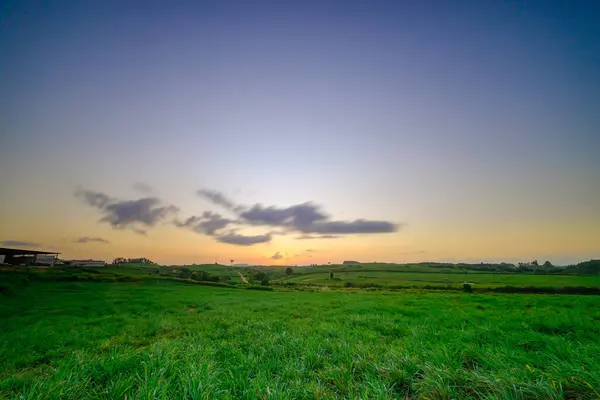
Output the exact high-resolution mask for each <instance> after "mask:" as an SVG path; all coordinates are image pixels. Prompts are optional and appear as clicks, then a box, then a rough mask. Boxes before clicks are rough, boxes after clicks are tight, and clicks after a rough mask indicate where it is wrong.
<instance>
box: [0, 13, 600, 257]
mask: <svg viewBox="0 0 600 400" xmlns="http://www.w3.org/2000/svg"><path fill="white" fill-rule="evenodd" d="M440 3H441V2H432V1H431V2H428V1H422V2H421V1H420V2H377V1H375V2H301V3H300V2H299V3H297V4H296V5H294V6H291V7H290V6H289V5H282V4H277V3H275V2H258V3H257V4H253V5H249V4H247V3H245V2H228V3H225V2H199V3H198V4H193V3H192V2H143V3H142V2H115V1H107V2H85V1H84V2H46V3H44V4H42V2H16V1H13V2H11V1H9V2H5V3H4V6H3V7H4V8H3V9H2V11H1V21H2V22H1V25H0V29H1V31H0V54H1V56H0V87H3V88H4V90H2V92H1V93H0V106H1V107H2V109H3V110H5V114H4V116H3V117H2V119H1V121H0V133H1V137H0V178H1V180H2V184H3V186H4V188H5V190H3V191H2V193H0V196H1V197H0V199H1V200H2V204H3V207H2V209H1V210H0V222H1V223H0V240H12V241H18V240H20V241H23V242H30V243H32V244H34V243H35V244H39V245H40V246H45V247H49V246H50V247H54V248H59V249H61V250H63V251H64V252H65V254H66V255H71V256H73V257H80V256H87V255H89V256H93V257H101V258H105V259H110V258H112V257H116V256H122V255H124V256H147V257H150V258H155V259H158V260H160V261H163V262H204V261H211V260H212V259H214V258H215V257H218V256H222V257H227V255H228V254H234V255H235V256H236V258H238V259H239V260H240V262H242V261H245V260H247V261H248V262H251V263H252V262H268V261H269V257H270V256H272V255H275V254H276V253H277V252H280V253H281V254H285V253H287V254H288V256H287V258H286V259H283V260H280V261H281V262H282V263H283V262H285V263H305V262H312V261H313V260H318V261H323V262H325V261H330V260H331V261H342V260H343V259H345V258H352V259H361V260H364V259H367V260H371V259H378V260H381V261H418V260H425V259H452V260H480V259H507V260H521V259H524V260H527V259H530V258H531V259H533V258H549V259H551V260H552V261H555V262H571V261H574V260H580V259H589V258H591V257H594V256H596V257H597V256H598V253H599V252H600V247H599V243H600V229H599V228H598V226H600V224H599V222H600V210H599V207H598V205H597V201H596V200H595V199H597V198H598V195H599V194H600V161H599V160H598V157H597V152H598V149H600V132H599V131H600V9H599V6H598V5H597V4H596V3H595V2H577V1H573V2H558V1H528V2H517V1H514V2H491V1H489V2H488V1H461V2H453V4H450V2H448V3H446V4H440ZM138 183H144V184H145V185H148V186H149V187H147V188H146V189H147V190H145V191H140V190H136V189H134V188H133V186H134V185H135V184H138ZM78 188H83V189H85V190H88V191H91V192H94V193H102V194H106V195H107V196H109V197H110V198H111V199H113V200H114V202H126V201H134V200H138V199H141V198H156V199H158V200H160V204H161V205H165V206H168V205H173V206H174V207H177V209H178V211H177V212H173V213H169V215H168V216H167V215H165V216H164V217H162V218H161V219H160V220H157V221H154V220H153V224H152V225H147V224H146V225H144V221H141V222H140V221H134V222H132V223H130V224H122V225H119V226H117V227H115V226H114V225H113V224H111V223H110V222H107V220H104V221H102V222H99V220H100V219H102V218H103V217H105V216H106V213H107V211H106V210H105V209H99V208H98V207H94V206H90V204H89V203H86V202H85V201H82V198H81V196H79V197H78V196H76V195H75V193H76V191H77V190H78ZM201 189H206V190H212V191H217V192H220V193H222V194H223V195H224V196H227V198H228V199H230V201H232V202H233V203H235V204H236V205H238V206H240V207H247V208H250V207H252V206H253V205H255V204H262V205H264V206H265V207H268V206H273V207H275V208H278V209H287V208H289V207H291V206H294V205H299V204H302V203H304V202H311V204H315V207H317V206H318V207H320V208H319V209H320V210H322V211H324V212H325V213H326V214H327V216H328V217H327V218H328V219H327V220H328V221H344V222H348V223H350V222H352V221H355V220H366V221H385V222H388V223H390V224H393V225H394V226H396V228H395V229H394V230H393V231H392V232H387V231H385V232H377V233H363V234H357V233H350V234H343V235H340V236H341V237H339V238H336V239H311V240H297V239H294V238H293V237H292V236H291V233H287V232H286V234H285V235H283V234H275V235H273V236H272V237H271V239H270V240H269V241H268V242H265V243H258V244H256V245H253V246H236V245H233V244H224V243H222V242H219V239H218V238H219V237H223V236H226V235H229V234H231V233H232V232H233V231H230V229H235V231H234V233H235V234H237V235H245V236H252V235H265V234H267V233H268V232H270V231H271V230H272V228H273V226H270V225H269V226H266V225H264V224H263V225H260V224H259V225H256V224H255V225H252V226H250V224H248V221H246V220H244V218H243V217H241V216H240V215H239V214H240V213H236V212H232V211H231V210H223V209H220V208H219V206H218V205H216V204H214V203H213V202H211V201H210V200H209V199H207V198H206V197H202V196H198V195H197V191H198V190H201ZM119 204H120V203H119ZM205 211H211V212H214V213H220V215H221V216H222V217H223V218H228V219H231V220H236V221H238V222H240V220H243V221H242V222H244V223H239V224H238V225H236V226H233V225H229V226H226V227H225V228H224V229H223V230H221V231H219V232H218V234H213V235H206V233H205V232H200V233H198V232H197V231H192V230H190V229H187V228H185V227H184V228H181V227H177V226H176V225H175V224H173V221H174V220H177V221H180V222H182V221H185V220H186V219H188V218H189V217H191V216H200V215H202V213H203V212H205ZM132 218H133V220H135V215H134V216H133V217H132ZM290 218H291V217H290ZM142 219H143V218H142ZM130 220H131V218H130ZM146 222H147V221H146ZM284 222H285V223H284ZM284 222H282V224H281V226H278V227H277V228H282V227H283V228H285V229H290V226H289V223H290V221H289V220H287V221H284ZM140 223H141V226H142V227H143V228H144V229H143V230H145V231H147V234H146V235H145V236H142V235H140V234H139V233H136V232H135V229H138V230H142V229H141V228H140V227H139V226H140ZM136 224H137V225H136ZM135 226H138V228H135ZM294 232H295V234H298V232H297V231H294ZM80 237H101V238H103V239H105V240H107V241H109V242H110V243H109V244H107V243H103V242H95V243H87V244H84V245H82V244H81V243H75V242H76V241H77V238H80ZM306 242H310V244H307V243H306ZM308 246H310V247H311V248H310V249H311V250H318V251H315V252H310V253H314V254H311V257H310V259H309V257H308V254H307V252H306V250H307V249H309V248H308ZM313 248H316V249H313ZM139 253H144V254H139ZM296 255H297V256H296Z"/></svg>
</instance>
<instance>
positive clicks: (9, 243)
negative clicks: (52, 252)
mask: <svg viewBox="0 0 600 400" xmlns="http://www.w3.org/2000/svg"><path fill="white" fill-rule="evenodd" d="M0 245H2V246H15V247H17V246H21V247H40V246H41V245H40V244H39V243H32V242H23V241H21V240H3V241H1V242H0Z"/></svg>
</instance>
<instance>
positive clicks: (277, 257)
mask: <svg viewBox="0 0 600 400" xmlns="http://www.w3.org/2000/svg"><path fill="white" fill-rule="evenodd" d="M269 258H270V259H271V260H281V259H282V258H283V256H282V255H281V253H280V252H277V253H275V254H273V255H272V256H271V257H269Z"/></svg>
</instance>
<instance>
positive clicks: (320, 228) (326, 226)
mask: <svg viewBox="0 0 600 400" xmlns="http://www.w3.org/2000/svg"><path fill="white" fill-rule="evenodd" d="M397 230H398V225H397V224H394V223H392V222H387V221H367V220H364V219H357V220H355V221H326V222H317V223H314V224H311V225H310V226H309V227H308V229H306V230H303V232H305V233H325V234H329V233H334V234H352V233H389V232H396V231H397Z"/></svg>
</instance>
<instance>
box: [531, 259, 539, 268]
mask: <svg viewBox="0 0 600 400" xmlns="http://www.w3.org/2000/svg"><path fill="white" fill-rule="evenodd" d="M531 265H533V266H535V267H537V266H539V264H538V261H537V260H533V261H532V262H531Z"/></svg>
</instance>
